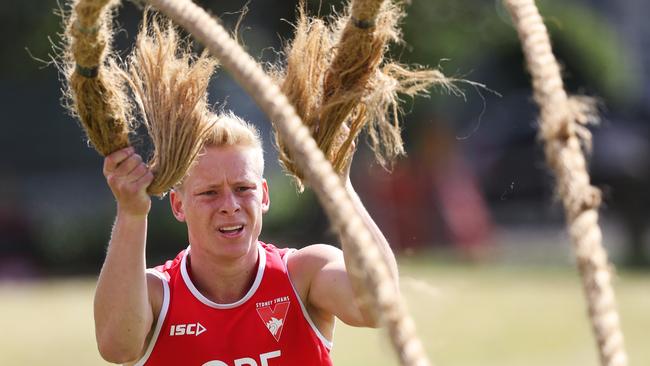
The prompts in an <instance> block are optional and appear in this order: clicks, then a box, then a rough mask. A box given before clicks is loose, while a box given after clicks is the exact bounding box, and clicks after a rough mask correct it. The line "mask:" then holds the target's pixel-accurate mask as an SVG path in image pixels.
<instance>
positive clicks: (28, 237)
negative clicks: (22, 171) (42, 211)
mask: <svg viewBox="0 0 650 366" xmlns="http://www.w3.org/2000/svg"><path fill="white" fill-rule="evenodd" d="M20 197H21V195H20V193H19V191H18V186H17V184H16V182H15V180H14V179H13V178H12V177H7V176H4V177H2V179H0V280H4V279H8V280H16V279H30V278H33V277H35V276H36V275H37V266H36V258H37V257H38V253H37V245H36V240H35V238H34V233H33V231H32V224H31V221H30V219H29V217H28V216H27V214H26V211H25V206H24V202H21V198H20Z"/></svg>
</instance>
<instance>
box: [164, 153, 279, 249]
mask: <svg viewBox="0 0 650 366" xmlns="http://www.w3.org/2000/svg"><path fill="white" fill-rule="evenodd" d="M258 154H259V151H257V150H255V149H253V148H249V147H240V146H227V147H208V148H206V149H205V150H204V151H203V153H202V155H201V156H200V157H199V158H198V160H197V163H196V164H195V165H194V166H193V167H192V169H191V170H190V172H189V174H188V176H187V177H186V178H185V180H184V181H183V185H182V188H180V189H179V190H177V191H172V192H171V194H170V200H171V204H172V211H173V212H174V216H175V217H176V218H177V219H178V220H179V221H184V222H186V223H187V229H188V234H189V240H190V244H191V245H192V247H193V248H194V247H197V249H198V250H202V251H208V252H209V253H211V254H213V255H216V256H219V257H224V258H238V257H241V256H242V255H244V254H246V253H249V252H250V251H251V249H254V248H256V243H257V239H258V237H259V235H260V232H261V230H262V215H263V214H264V213H266V211H268V209H269V192H268V186H267V184H266V180H264V179H263V178H262V172H261V169H260V165H261V164H260V160H259V155H258Z"/></svg>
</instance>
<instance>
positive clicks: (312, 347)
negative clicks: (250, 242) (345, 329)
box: [136, 242, 332, 366]
mask: <svg viewBox="0 0 650 366" xmlns="http://www.w3.org/2000/svg"><path fill="white" fill-rule="evenodd" d="M258 250H259V260H258V262H259V265H258V269H257V275H256V277H255V280H254V282H253V286H251V288H250V290H249V291H248V293H246V295H245V296H244V297H243V298H242V299H240V300H239V301H237V302H234V303H232V304H217V303H215V302H212V301H210V300H208V299H207V298H206V297H205V296H203V295H202V294H201V293H200V292H199V291H198V290H197V289H196V287H195V286H194V284H193V283H192V280H191V279H190V276H189V275H188V272H187V255H188V253H189V251H190V248H188V249H186V250H184V251H182V252H181V253H179V254H178V256H177V257H176V258H175V259H174V260H173V261H167V263H165V264H164V265H162V266H158V267H156V268H155V269H149V270H148V271H147V272H148V273H153V274H155V275H156V276H157V277H159V278H161V279H162V282H163V289H164V295H163V304H162V307H161V309H160V315H159V317H158V320H157V322H156V326H155V329H154V333H153V337H152V339H151V341H150V343H149V346H148V347H147V350H146V352H145V354H144V356H143V357H142V358H141V359H140V360H139V361H138V362H137V363H136V366H141V365H147V366H153V365H174V366H177V365H178V366H181V365H182V366H316V365H319V366H320V365H327V366H331V365H332V361H331V359H330V356H329V350H330V349H331V347H332V343H331V342H330V341H329V340H328V339H326V338H325V337H324V336H323V335H322V334H321V333H320V332H319V331H318V329H317V328H316V326H315V325H314V323H313V322H312V321H311V319H310V318H309V315H308V313H307V311H306V309H305V307H304V305H303V304H302V302H301V301H300V297H299V296H298V294H297V292H296V290H295V288H294V287H293V284H292V283H291V280H290V279H289V274H288V272H287V265H286V263H287V258H288V257H289V255H290V253H291V252H292V250H289V249H278V248H276V247H274V246H273V245H270V244H264V243H261V242H260V244H259V245H258Z"/></svg>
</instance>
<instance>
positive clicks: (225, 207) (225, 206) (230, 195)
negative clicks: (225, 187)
mask: <svg viewBox="0 0 650 366" xmlns="http://www.w3.org/2000/svg"><path fill="white" fill-rule="evenodd" d="M239 209H240V205H239V201H238V200H237V196H235V194H234V192H227V193H225V194H224V195H223V200H222V201H221V207H220V208H219V212H221V213H222V214H223V215H233V214H234V213H236V212H238V211H239Z"/></svg>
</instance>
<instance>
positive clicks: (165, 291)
mask: <svg viewBox="0 0 650 366" xmlns="http://www.w3.org/2000/svg"><path fill="white" fill-rule="evenodd" d="M147 273H148V274H152V275H154V276H156V277H158V278H159V279H160V281H162V284H163V302H162V306H161V307H160V314H158V320H157V321H156V328H155V329H154V331H153V335H152V336H151V339H150V340H149V345H148V346H147V351H146V352H145V353H144V355H143V356H142V358H140V359H139V360H138V362H136V363H135V364H134V365H133V366H143V365H144V364H145V363H146V362H147V360H148V359H149V356H151V352H152V351H153V347H154V346H155V345H156V341H157V340H158V335H160V330H161V329H162V326H163V323H164V322H165V317H166V316H167V310H168V309H169V298H170V296H169V284H168V283H167V279H166V278H165V276H164V275H163V274H162V273H160V272H158V271H156V270H155V269H147Z"/></svg>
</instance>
